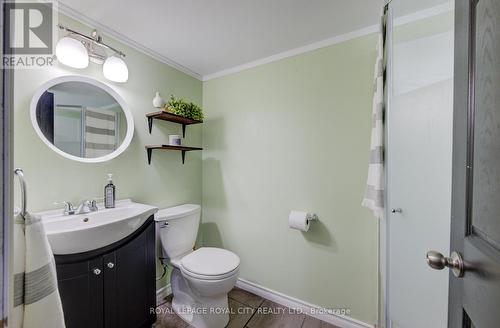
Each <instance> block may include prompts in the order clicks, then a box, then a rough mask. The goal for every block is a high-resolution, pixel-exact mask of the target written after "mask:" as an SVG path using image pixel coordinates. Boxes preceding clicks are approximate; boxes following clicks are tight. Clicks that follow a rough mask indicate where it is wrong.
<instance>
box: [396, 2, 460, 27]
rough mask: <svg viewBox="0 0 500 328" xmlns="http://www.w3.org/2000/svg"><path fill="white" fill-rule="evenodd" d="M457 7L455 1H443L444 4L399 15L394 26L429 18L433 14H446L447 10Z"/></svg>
mask: <svg viewBox="0 0 500 328" xmlns="http://www.w3.org/2000/svg"><path fill="white" fill-rule="evenodd" d="M454 9H455V5H454V2H453V1H450V2H446V3H443V4H442V5H439V6H435V7H431V8H427V9H424V10H420V11H417V12H415V13H412V14H409V15H406V16H401V17H398V18H396V19H395V20H394V26H400V25H404V24H408V23H412V22H415V21H418V20H421V19H425V18H429V17H432V16H437V15H441V14H444V13H446V12H449V11H452V10H454Z"/></svg>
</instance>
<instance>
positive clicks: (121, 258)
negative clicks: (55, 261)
mask: <svg viewBox="0 0 500 328" xmlns="http://www.w3.org/2000/svg"><path fill="white" fill-rule="evenodd" d="M103 261H104V262H103V267H104V289H105V290H104V295H105V301H104V313H105V327H106V328H140V327H150V326H151V324H152V323H154V321H155V320H156V315H155V314H154V308H155V306H156V292H155V284H156V282H155V274H156V273H155V227H154V224H151V225H150V226H149V227H148V228H147V229H146V230H144V231H143V232H142V233H141V234H140V235H139V236H137V238H135V239H134V240H132V241H131V242H129V243H127V244H125V245H124V246H122V247H121V248H119V249H117V250H115V251H114V252H111V253H109V254H106V255H104V256H103ZM152 310H153V311H152Z"/></svg>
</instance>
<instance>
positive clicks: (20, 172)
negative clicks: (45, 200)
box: [14, 168, 27, 217]
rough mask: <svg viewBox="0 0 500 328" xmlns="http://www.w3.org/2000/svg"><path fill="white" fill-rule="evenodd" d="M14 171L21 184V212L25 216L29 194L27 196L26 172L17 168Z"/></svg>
mask: <svg viewBox="0 0 500 328" xmlns="http://www.w3.org/2000/svg"><path fill="white" fill-rule="evenodd" d="M14 173H15V174H16V175H17V177H18V178H19V184H20V185H21V214H22V216H23V217H24V215H25V214H26V204H27V196H26V182H25V181H24V173H23V170H22V169H19V168H18V169H15V170H14Z"/></svg>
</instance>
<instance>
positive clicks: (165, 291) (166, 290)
mask: <svg viewBox="0 0 500 328" xmlns="http://www.w3.org/2000/svg"><path fill="white" fill-rule="evenodd" d="M170 294H172V288H171V287H170V284H168V285H166V286H163V287H162V288H160V289H158V290H156V305H160V304H162V303H163V300H164V299H165V297H167V296H168V295H170Z"/></svg>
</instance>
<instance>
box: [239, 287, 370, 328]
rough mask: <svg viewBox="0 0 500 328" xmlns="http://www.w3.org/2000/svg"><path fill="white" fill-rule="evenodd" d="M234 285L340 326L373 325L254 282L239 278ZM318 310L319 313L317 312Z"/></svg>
mask: <svg viewBox="0 0 500 328" xmlns="http://www.w3.org/2000/svg"><path fill="white" fill-rule="evenodd" d="M236 287H239V288H241V289H244V290H246V291H249V292H251V293H253V294H255V295H258V296H260V297H263V298H265V299H268V300H270V301H273V302H275V303H278V304H281V305H284V306H287V307H289V308H294V309H300V310H302V311H303V312H304V313H306V314H307V315H310V316H312V317H315V318H317V319H319V320H322V321H325V322H328V323H331V324H332V325H335V326H338V327H341V328H374V326H373V325H370V324H368V323H365V322H362V321H360V320H356V319H353V318H351V317H347V316H342V315H337V314H332V313H329V312H328V311H327V310H326V309H323V308H322V307H320V306H317V305H313V304H310V303H307V302H304V301H301V300H299V299H296V298H294V297H291V296H287V295H285V294H282V293H279V292H277V291H274V290H271V289H269V288H266V287H263V286H260V285H258V284H256V283H254V282H250V281H248V280H245V279H241V278H239V279H238V281H237V282H236ZM318 312H319V313H318Z"/></svg>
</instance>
